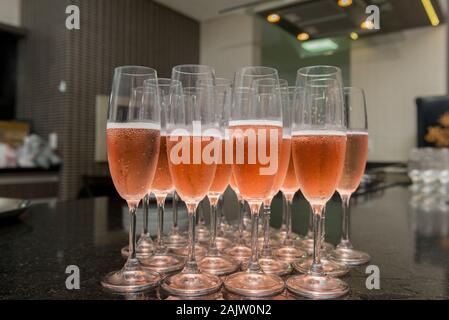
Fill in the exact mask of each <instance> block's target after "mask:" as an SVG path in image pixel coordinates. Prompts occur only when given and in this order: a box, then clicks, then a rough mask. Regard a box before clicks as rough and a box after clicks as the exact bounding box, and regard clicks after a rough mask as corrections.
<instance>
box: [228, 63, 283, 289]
mask: <svg viewBox="0 0 449 320" xmlns="http://www.w3.org/2000/svg"><path fill="white" fill-rule="evenodd" d="M265 80H271V81H272V85H270V86H266V85H265ZM229 127H230V129H231V136H232V141H233V151H234V152H233V155H234V159H233V160H234V161H233V165H232V170H233V174H234V178H235V180H236V183H237V187H238V189H239V191H240V194H241V195H242V197H243V199H245V200H246V201H247V202H248V204H249V206H250V209H251V222H252V232H251V250H252V255H251V258H250V261H249V263H248V266H247V270H246V271H243V272H238V273H234V274H232V275H230V276H228V277H227V278H226V280H225V283H224V285H225V288H226V289H227V290H228V291H230V292H232V293H235V294H240V295H243V296H258V297H260V296H268V295H275V294H277V293H280V292H281V291H282V290H284V281H283V280H282V278H280V277H279V276H277V275H274V274H266V273H264V272H263V270H262V269H261V267H260V265H259V262H258V248H257V244H258V225H259V221H258V220H259V210H260V207H261V204H262V202H263V200H265V199H266V198H267V197H268V196H269V195H270V193H271V191H272V188H273V184H274V182H275V177H276V172H277V168H278V162H279V161H278V160H279V159H280V151H281V148H280V146H281V144H282V131H283V130H282V128H283V123H282V103H281V97H280V90H279V76H278V72H277V70H275V69H272V68H267V67H245V68H242V69H240V70H239V71H238V72H237V73H236V75H235V81H234V94H233V104H232V108H231V121H230V123H229Z"/></svg>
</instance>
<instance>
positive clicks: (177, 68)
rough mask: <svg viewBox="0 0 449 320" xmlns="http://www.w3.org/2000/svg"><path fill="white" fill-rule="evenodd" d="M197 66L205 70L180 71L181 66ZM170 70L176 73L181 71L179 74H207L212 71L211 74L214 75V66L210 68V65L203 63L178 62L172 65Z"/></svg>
mask: <svg viewBox="0 0 449 320" xmlns="http://www.w3.org/2000/svg"><path fill="white" fill-rule="evenodd" d="M188 67H190V68H192V67H195V68H198V69H202V70H206V71H203V72H187V71H182V70H181V69H182V68H188ZM172 72H176V73H181V74H190V75H202V74H209V73H212V74H213V75H215V70H214V68H212V67H211V66H208V65H205V64H180V65H177V66H174V67H173V69H172Z"/></svg>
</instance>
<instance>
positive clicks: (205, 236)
mask: <svg viewBox="0 0 449 320" xmlns="http://www.w3.org/2000/svg"><path fill="white" fill-rule="evenodd" d="M203 205H206V204H205V203H204V202H201V203H200V204H199V206H198V210H197V219H196V220H197V221H196V228H195V231H196V237H197V239H198V242H201V243H207V242H208V241H209V238H210V232H209V229H208V228H207V226H206V220H205V219H204V208H203Z"/></svg>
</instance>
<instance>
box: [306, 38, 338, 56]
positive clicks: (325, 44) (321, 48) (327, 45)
mask: <svg viewBox="0 0 449 320" xmlns="http://www.w3.org/2000/svg"><path fill="white" fill-rule="evenodd" d="M301 46H302V48H303V49H304V50H306V51H308V52H311V53H318V52H329V51H335V50H337V49H338V44H337V43H336V42H334V41H332V40H331V39H320V40H313V41H307V42H304V43H302V44H301Z"/></svg>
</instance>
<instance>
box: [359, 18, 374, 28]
mask: <svg viewBox="0 0 449 320" xmlns="http://www.w3.org/2000/svg"><path fill="white" fill-rule="evenodd" d="M360 28H362V29H366V30H373V29H374V22H372V21H371V20H365V21H363V22H362V24H361V25H360Z"/></svg>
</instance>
